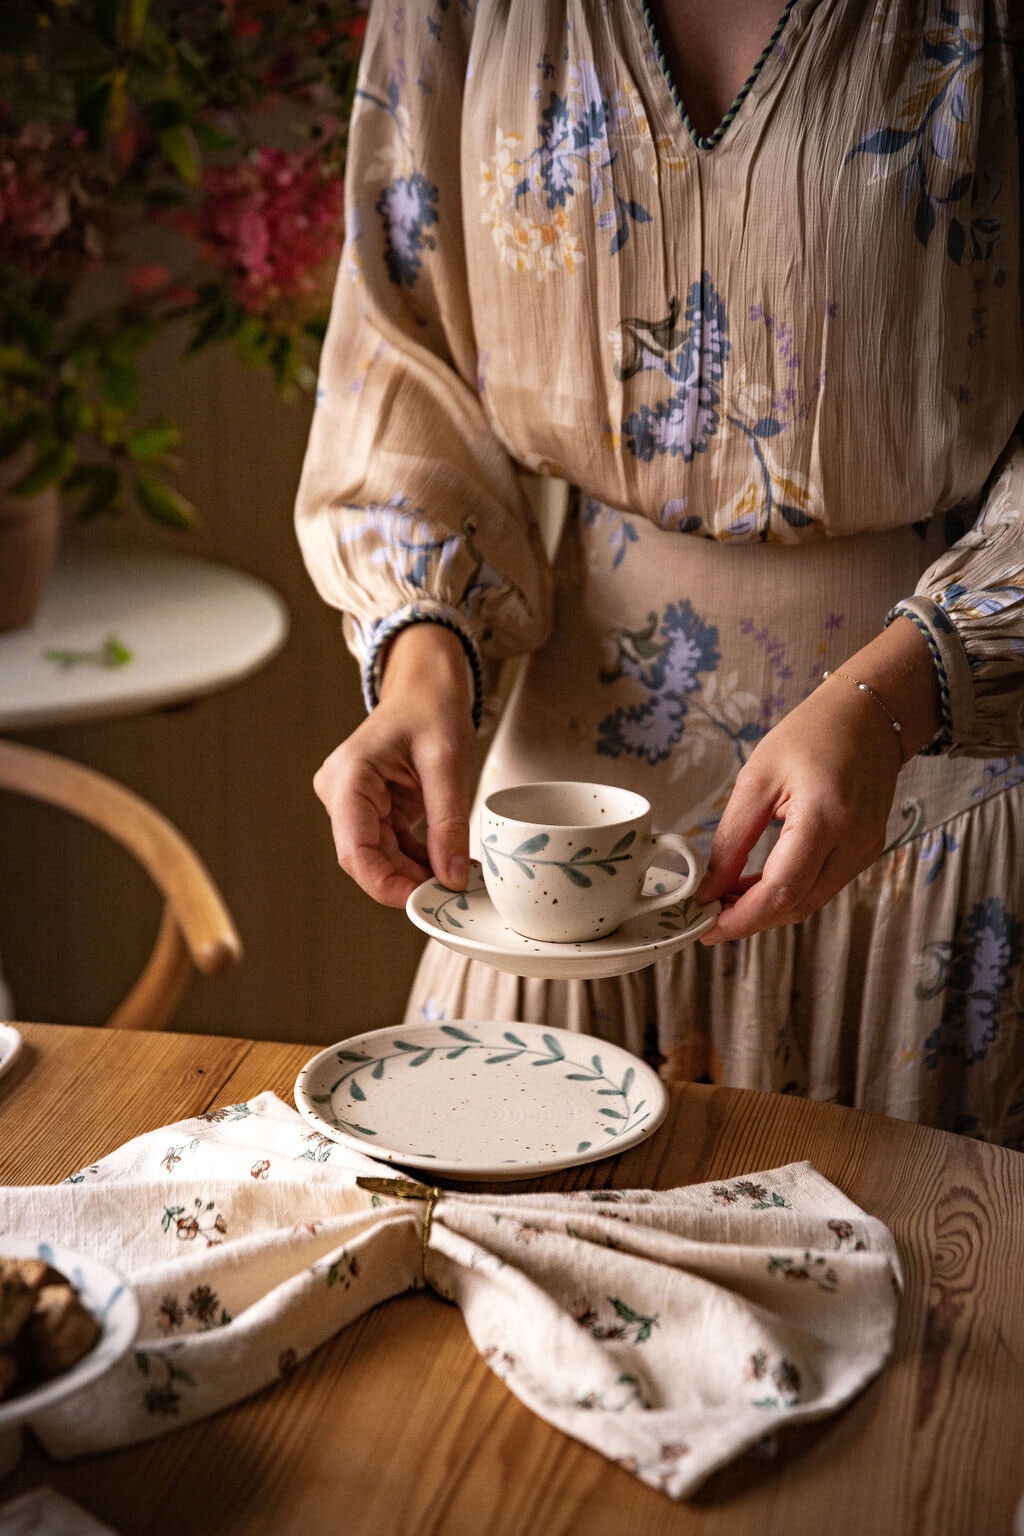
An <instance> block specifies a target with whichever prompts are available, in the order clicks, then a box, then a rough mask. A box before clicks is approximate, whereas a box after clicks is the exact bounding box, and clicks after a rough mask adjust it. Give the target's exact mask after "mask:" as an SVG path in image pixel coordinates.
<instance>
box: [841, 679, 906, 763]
mask: <svg viewBox="0 0 1024 1536" xmlns="http://www.w3.org/2000/svg"><path fill="white" fill-rule="evenodd" d="M830 677H841V678H842V679H843V681H844V682H845V683H852V684H853V686H854V688H856V689H858V690H859V691H860V692H861V693H866V694H867V696H868V698H869V699H874V701H875V703H876V704H877V705H878V707H879V709H880V710H881V711H882V714H883V715H884V716H885V718H886V719H887V720H888V722H889V724H890V725H891V726H892V728H893V730H894V731H895V732H896V734H897V736H898V737H899V738H900V757H902V756H903V726H902V725H901V724H900V722H899V721H898V720H897V719H896V716H895V715H894V714H893V712H892V710H891V709H890V708H889V706H888V704H886V702H885V700H884V699H880V698H879V696H878V694H877V693H876V692H875V690H874V689H873V688H872V686H871V684H870V683H862V682H861V681H860V679H859V678H856V677H851V675H850V673H849V672H838V671H837V672H823V673H822V674H821V680H822V682H825V680H826V679H827V678H830Z"/></svg>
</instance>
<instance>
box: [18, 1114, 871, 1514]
mask: <svg viewBox="0 0 1024 1536" xmlns="http://www.w3.org/2000/svg"><path fill="white" fill-rule="evenodd" d="M357 1180H362V1181H364V1183H363V1184H361V1183H359V1182H357ZM378 1181H380V1182H378ZM367 1185H368V1187H366V1186H367ZM410 1196H412V1197H413V1198H409V1197H410ZM4 1233H10V1234H12V1235H18V1236H22V1237H45V1238H47V1239H49V1240H50V1241H52V1242H59V1243H61V1244H63V1245H65V1246H68V1247H71V1248H77V1249H80V1250H84V1251H87V1252H90V1253H92V1254H94V1255H95V1256H96V1257H97V1258H100V1259H103V1260H105V1261H106V1262H107V1263H109V1264H110V1265H112V1266H113V1267H114V1268H115V1269H116V1270H117V1271H118V1272H119V1273H120V1274H121V1276H122V1278H124V1279H125V1280H126V1281H127V1282H128V1283H129V1284H130V1285H131V1286H132V1287H133V1288H134V1290H135V1292H136V1295H137V1297H138V1300H139V1303H140V1306H141V1312H142V1323H141V1328H140V1334H139V1337H138V1340H137V1342H136V1346H135V1349H134V1351H133V1352H129V1354H128V1355H127V1356H126V1357H124V1359H122V1360H121V1361H120V1362H119V1363H118V1364H117V1365H115V1366H114V1367H113V1368H112V1369H111V1370H110V1371H109V1372H108V1373H107V1374H106V1375H105V1376H103V1377H102V1378H101V1379H100V1380H98V1381H97V1382H96V1383H95V1384H94V1385H93V1386H91V1387H88V1388H86V1389H84V1390H83V1391H82V1392H81V1393H80V1394H77V1395H76V1396H74V1397H73V1398H71V1399H69V1400H68V1401H67V1402H66V1403H63V1404H60V1405H58V1406H56V1407H54V1408H52V1409H50V1410H48V1411H47V1412H46V1413H44V1414H40V1415H39V1416H37V1418H36V1419H35V1420H34V1421H33V1427H34V1429H35V1430H36V1432H37V1434H38V1435H39V1436H40V1437H41V1439H42V1441H43V1443H44V1444H45V1446H46V1447H47V1449H48V1450H49V1451H50V1452H51V1453H52V1454H53V1455H55V1456H57V1457H69V1456H75V1455H79V1454H82V1453H84V1452H91V1451H100V1450H105V1449H109V1448H111V1447H114V1446H121V1445H127V1444H131V1443H133V1442H137V1441H141V1440H145V1439H147V1438H150V1437H152V1436H155V1435H159V1434H162V1433H164V1432H166V1431H168V1430H171V1429H174V1428H175V1427H177V1426H179V1425H182V1424H186V1423H189V1422H191V1421H193V1420H195V1419H199V1418H201V1417H203V1416H204V1415H206V1414H210V1413H213V1412H215V1411H216V1410H218V1409H220V1408H223V1407H225V1406H227V1405H228V1404H230V1403H234V1402H238V1401H240V1400H241V1399H243V1398H244V1397H247V1396H248V1395H249V1394H251V1393H253V1392H255V1391H257V1390H259V1389H260V1388H262V1387H265V1386H267V1384H268V1383H270V1382H272V1381H274V1380H276V1379H277V1378H279V1377H283V1376H287V1375H288V1373H289V1372H290V1370H291V1369H292V1368H293V1367H294V1366H295V1364H296V1363H297V1362H298V1361H299V1360H301V1359H303V1358H304V1357H305V1356H306V1355H308V1354H309V1353H310V1352H311V1351H312V1350H314V1349H316V1348H317V1346H318V1345H320V1344H322V1343H324V1342H325V1340H327V1339H329V1338H331V1337H332V1336H333V1335H334V1334H335V1333H337V1332H338V1330H339V1329H341V1328H344V1327H345V1326H346V1325H347V1324H348V1323H350V1322H351V1321H353V1319H355V1318H356V1317H358V1316H360V1315H361V1314H362V1313H363V1312H365V1311H367V1310H368V1308H370V1307H373V1306H376V1305H377V1304H379V1303H380V1302H383V1301H386V1300H387V1299H388V1298H389V1297H391V1296H396V1295H399V1294H401V1293H402V1292H405V1291H409V1290H413V1289H416V1288H418V1287H421V1286H423V1285H424V1284H425V1283H426V1284H429V1285H430V1286H432V1287H433V1288H434V1289H435V1290H436V1291H437V1292H439V1293H440V1295H441V1296H443V1297H446V1298H447V1299H449V1300H450V1301H453V1302H454V1303H455V1304H456V1305H457V1306H459V1307H460V1308H461V1310H462V1313H463V1316H464V1318H465V1321H466V1325H467V1327H468V1329H469V1332H470V1334H471V1336H472V1339H473V1342H474V1343H475V1345H476V1347H477V1349H478V1350H479V1351H480V1354H481V1355H482V1356H483V1358H484V1360H486V1362H487V1363H488V1365H489V1366H490V1368H491V1369H492V1370H493V1371H494V1372H495V1373H496V1374H497V1375H498V1376H499V1377H500V1378H501V1379H502V1380H503V1381H504V1382H505V1383H506V1385H507V1386H508V1387H509V1389H510V1390H511V1391H512V1392H514V1393H515V1394H516V1396H517V1397H519V1398H520V1399H521V1401H522V1402H523V1403H525V1404H526V1406H527V1407H529V1408H530V1409H532V1410H533V1411H534V1412H535V1413H537V1414H539V1415H540V1416H541V1417H542V1418H544V1419H546V1420H548V1422H550V1423H551V1424H553V1425H556V1426H557V1427H558V1428H559V1429H561V1430H563V1431H564V1432H565V1433H566V1434H569V1435H572V1436H574V1437H575V1438H576V1439H578V1440H581V1441H583V1442H584V1443H585V1444H587V1445H590V1446H592V1447H593V1448H594V1449H595V1450H597V1451H599V1452H600V1453H601V1454H602V1455H604V1456H607V1457H609V1458H610V1459H611V1460H612V1461H614V1462H617V1463H618V1464H619V1465H621V1466H623V1467H625V1468H627V1469H628V1470H629V1471H630V1472H632V1473H634V1474H635V1475H636V1476H637V1477H639V1478H641V1479H642V1480H643V1481H644V1482H645V1483H649V1484H651V1485H652V1486H653V1487H655V1488H658V1489H661V1490H662V1491H663V1492H665V1493H667V1494H669V1495H671V1496H672V1497H674V1498H682V1497H685V1496H686V1495H688V1494H690V1493H691V1492H693V1490H694V1489H695V1488H697V1487H698V1485H699V1484H700V1483H701V1482H702V1481H703V1480H704V1479H705V1478H706V1477H707V1476H708V1474H709V1473H710V1472H712V1471H713V1470H714V1469H715V1468H717V1467H719V1466H721V1465H723V1464H724V1463H726V1462H728V1461H730V1460H731V1459H732V1458H733V1457H735V1456H737V1455H738V1454H740V1453H741V1452H743V1451H745V1450H747V1449H749V1448H750V1447H752V1446H754V1445H756V1444H757V1443H758V1442H760V1441H762V1440H763V1439H764V1438H765V1437H766V1436H767V1435H770V1434H772V1433H773V1432H775V1431H776V1430H778V1429H779V1428H780V1427H782V1426H784V1425H786V1424H791V1423H795V1422H799V1421H806V1420H811V1419H818V1418H821V1417H823V1416H824V1415H827V1414H829V1413H831V1412H833V1411H834V1410H835V1409H837V1408H839V1407H840V1406H841V1405H842V1404H843V1403H846V1402H847V1401H848V1400H849V1399H850V1398H851V1397H853V1396H854V1394H855V1393H857V1392H858V1391H859V1390H860V1389H861V1388H862V1387H864V1385H865V1384H866V1383H867V1382H868V1381H870V1380H871V1378H872V1377H873V1376H874V1375H876V1373H877V1372H878V1371H879V1370H880V1369H881V1367H882V1366H883V1364H884V1362H885V1360H886V1359H887V1357H888V1355H889V1353H890V1350H891V1347H892V1340H893V1332H894V1327H895V1320H896V1307H897V1298H896V1288H897V1285H898V1284H899V1282H900V1271H899V1262H898V1259H897V1256H896V1250H895V1246H894V1244H893V1241H892V1238H891V1236H890V1234H889V1232H888V1231H887V1230H886V1228H885V1227H884V1226H883V1225H882V1224H881V1223H880V1222H878V1221H876V1220H874V1219H873V1218H872V1217H870V1216H867V1215H865V1214H864V1212H862V1211H861V1210H860V1209H859V1208H858V1207H857V1206H855V1205H854V1204H852V1203H851V1202H850V1201H849V1200H848V1199H846V1197H845V1196H844V1195H843V1194H841V1193H840V1191H839V1190H838V1189H836V1188H835V1187H834V1186H833V1185H831V1184H830V1183H829V1182H828V1181H827V1180H825V1179H824V1178H822V1177H821V1176H820V1175H819V1174H818V1173H817V1172H816V1171H815V1170H814V1169H813V1168H812V1167H811V1165H810V1164H809V1163H794V1164H791V1165H788V1166H786V1167H783V1168H775V1169H772V1170H771V1171H769V1172H764V1173H756V1174H751V1175H749V1176H747V1177H744V1178H733V1179H726V1180H722V1181H720V1182H717V1183H708V1184H698V1185H691V1186H687V1187H685V1188H680V1189H673V1190H668V1191H664V1192H657V1193H656V1192H652V1191H650V1190H613V1189H603V1190H583V1191H575V1192H572V1193H563V1194H544V1193H541V1194H510V1195H490V1194H464V1193H455V1192H444V1193H441V1192H433V1193H432V1192H431V1191H430V1190H429V1189H428V1187H427V1186H426V1185H423V1184H419V1183H416V1182H415V1181H412V1180H409V1179H407V1178H405V1177H402V1178H396V1175H395V1170H393V1169H392V1168H390V1167H387V1166H385V1165H383V1164H381V1163H378V1162H375V1161H373V1160H372V1159H370V1158H369V1157H365V1156H362V1155H361V1154H359V1153H358V1152H353V1151H350V1150H349V1149H348V1148H346V1147H343V1146H341V1145H340V1144H338V1143H336V1142H333V1141H331V1140H329V1139H328V1138H327V1137H325V1136H323V1135H321V1134H320V1133H319V1132H317V1131H314V1130H311V1129H310V1127H309V1126H308V1124H307V1123H306V1122H305V1121H304V1120H303V1119H302V1118H301V1116H300V1115H299V1114H298V1113H297V1112H296V1111H295V1110H293V1109H291V1108H290V1107H289V1106H288V1105H286V1104H285V1103H284V1102H283V1101H282V1100H281V1099H279V1098H277V1097H276V1096H275V1095H273V1094H269V1093H265V1094H261V1095H259V1096H258V1097H256V1098H254V1099H252V1100H250V1101H249V1102H247V1103H244V1104H234V1105H231V1106H228V1107H225V1108H223V1109H216V1110H212V1111H210V1112H208V1113H206V1114H204V1115H200V1116H199V1117H198V1118H196V1119H192V1120H184V1121H181V1122H179V1123H178V1124H176V1125H171V1126H167V1127H165V1128H163V1129H161V1130H156V1131H151V1132H148V1133H147V1134H146V1135H144V1136H141V1137H138V1138H137V1139H135V1140H134V1141H130V1142H128V1143H127V1144H126V1145H125V1146H123V1147H122V1148H120V1150H118V1151H117V1152H114V1153H112V1154H111V1155H110V1156H109V1157H106V1158H104V1159H103V1160H102V1162H99V1163H96V1164H94V1165H93V1166H92V1167H89V1168H85V1169H83V1170H82V1171H81V1172H78V1173H75V1174H73V1175H72V1176H71V1177H70V1178H69V1179H67V1180H65V1182H64V1183H63V1184H59V1185H46V1186H29V1187H6V1188H2V1189H0V1252H2V1251H3V1234H4Z"/></svg>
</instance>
